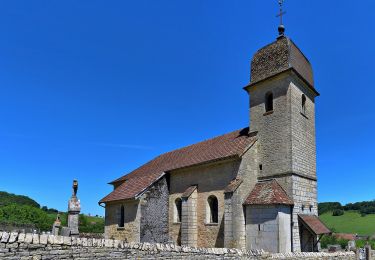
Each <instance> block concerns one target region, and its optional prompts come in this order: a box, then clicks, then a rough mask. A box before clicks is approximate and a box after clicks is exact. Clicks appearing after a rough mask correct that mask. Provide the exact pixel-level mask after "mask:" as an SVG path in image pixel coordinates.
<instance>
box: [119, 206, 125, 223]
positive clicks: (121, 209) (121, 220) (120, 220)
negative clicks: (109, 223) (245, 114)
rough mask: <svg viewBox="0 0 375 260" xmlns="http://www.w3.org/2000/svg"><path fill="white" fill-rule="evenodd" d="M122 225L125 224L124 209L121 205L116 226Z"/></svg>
mask: <svg viewBox="0 0 375 260" xmlns="http://www.w3.org/2000/svg"><path fill="white" fill-rule="evenodd" d="M124 224H125V208H124V205H121V208H120V219H119V223H118V226H119V227H124Z"/></svg>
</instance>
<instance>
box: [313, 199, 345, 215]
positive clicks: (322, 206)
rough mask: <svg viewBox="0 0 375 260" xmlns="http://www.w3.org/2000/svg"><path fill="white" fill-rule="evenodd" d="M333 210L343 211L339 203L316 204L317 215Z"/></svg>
mask: <svg viewBox="0 0 375 260" xmlns="http://www.w3.org/2000/svg"><path fill="white" fill-rule="evenodd" d="M335 209H343V207H342V205H341V203H340V202H321V203H318V213H319V215H321V214H323V213H326V212H329V211H333V210H335Z"/></svg>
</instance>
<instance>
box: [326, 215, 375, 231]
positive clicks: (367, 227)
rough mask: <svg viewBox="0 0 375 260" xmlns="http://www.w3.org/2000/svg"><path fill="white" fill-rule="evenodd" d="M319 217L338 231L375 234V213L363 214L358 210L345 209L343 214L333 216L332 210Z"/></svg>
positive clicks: (333, 229)
mask: <svg viewBox="0 0 375 260" xmlns="http://www.w3.org/2000/svg"><path fill="white" fill-rule="evenodd" d="M319 217H320V219H321V220H322V221H323V222H324V224H326V225H327V227H329V228H330V229H331V230H332V231H334V232H336V233H351V234H358V235H374V234H375V214H368V215H365V216H361V214H360V213H359V212H358V211H355V210H350V211H344V214H343V215H341V216H332V212H326V213H323V214H322V215H320V216H319Z"/></svg>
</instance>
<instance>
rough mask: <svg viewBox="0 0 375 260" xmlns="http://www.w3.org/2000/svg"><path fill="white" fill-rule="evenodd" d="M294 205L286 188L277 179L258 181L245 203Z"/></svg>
mask: <svg viewBox="0 0 375 260" xmlns="http://www.w3.org/2000/svg"><path fill="white" fill-rule="evenodd" d="M270 204H284V205H293V204H294V203H293V200H291V199H290V198H289V196H288V194H286V192H285V190H284V189H283V188H282V187H281V186H280V184H279V183H278V182H277V181H276V180H269V181H263V182H258V183H257V184H255V187H254V189H253V190H252V191H251V192H250V194H249V195H248V197H247V198H246V200H245V202H244V205H270Z"/></svg>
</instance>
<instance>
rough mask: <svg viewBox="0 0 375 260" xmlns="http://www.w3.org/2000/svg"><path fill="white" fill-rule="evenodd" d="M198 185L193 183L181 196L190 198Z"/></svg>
mask: <svg viewBox="0 0 375 260" xmlns="http://www.w3.org/2000/svg"><path fill="white" fill-rule="evenodd" d="M197 187H198V186H196V185H193V186H190V187H189V188H187V189H186V190H185V191H184V193H182V195H181V198H189V197H190V195H191V194H192V193H193V192H194V191H195V190H196V189H197Z"/></svg>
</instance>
